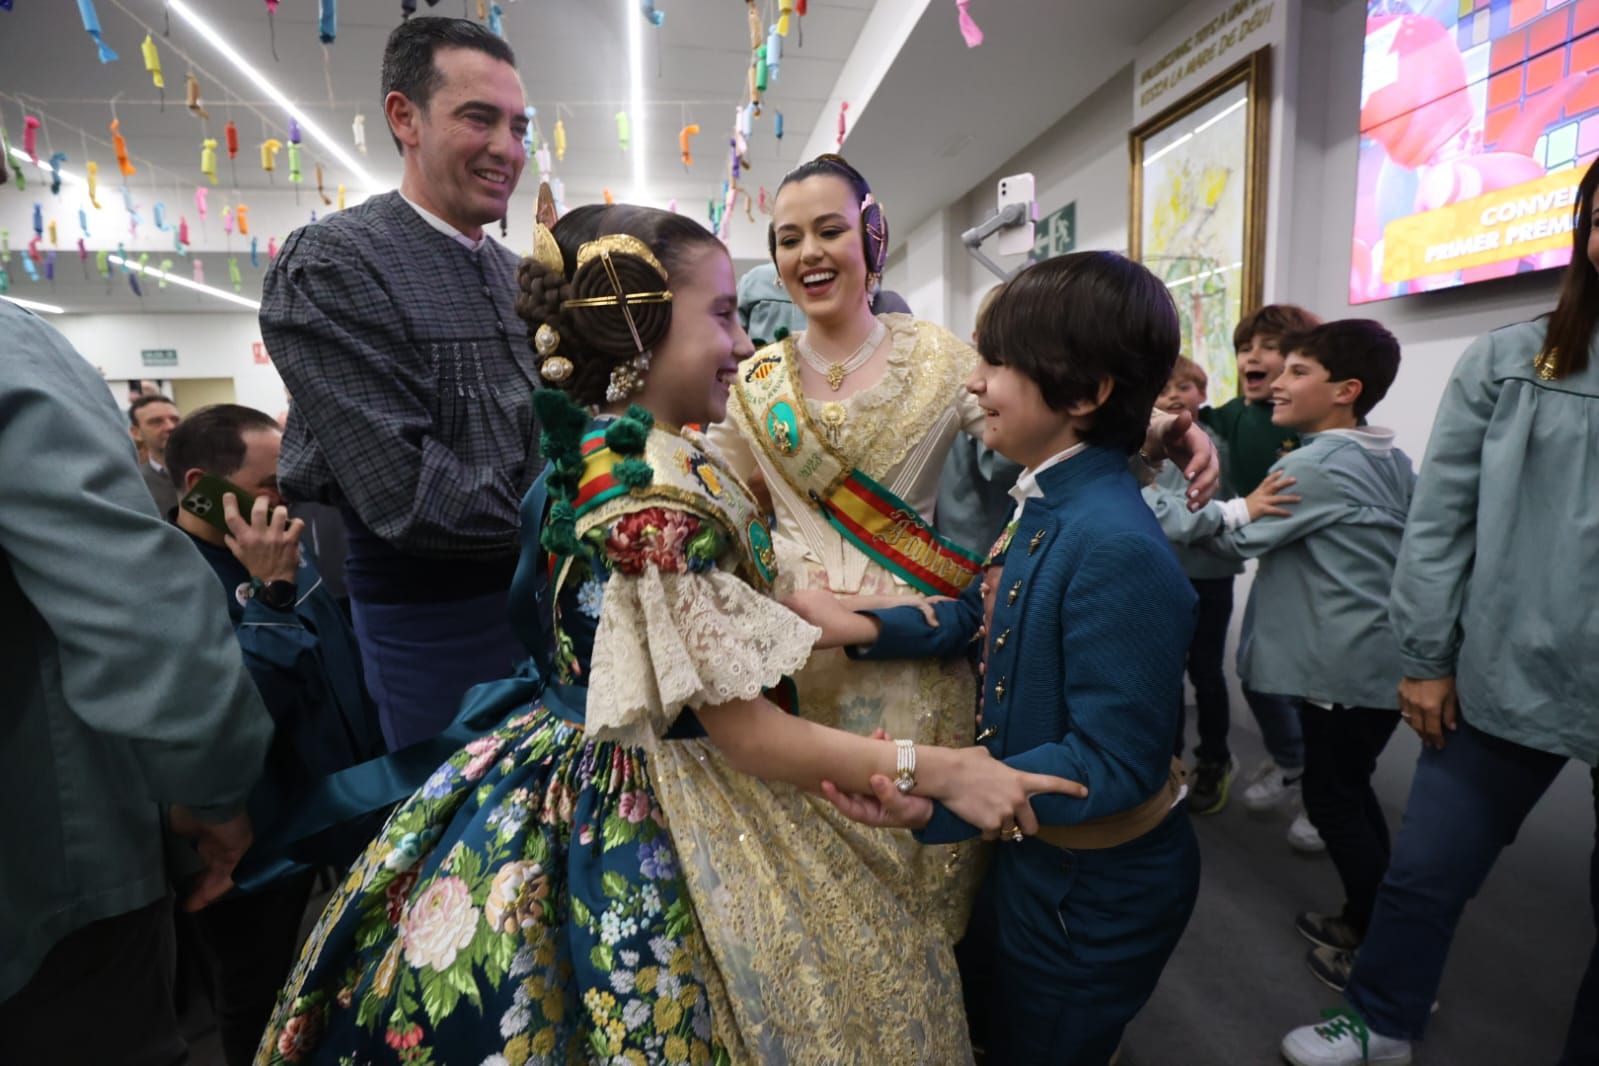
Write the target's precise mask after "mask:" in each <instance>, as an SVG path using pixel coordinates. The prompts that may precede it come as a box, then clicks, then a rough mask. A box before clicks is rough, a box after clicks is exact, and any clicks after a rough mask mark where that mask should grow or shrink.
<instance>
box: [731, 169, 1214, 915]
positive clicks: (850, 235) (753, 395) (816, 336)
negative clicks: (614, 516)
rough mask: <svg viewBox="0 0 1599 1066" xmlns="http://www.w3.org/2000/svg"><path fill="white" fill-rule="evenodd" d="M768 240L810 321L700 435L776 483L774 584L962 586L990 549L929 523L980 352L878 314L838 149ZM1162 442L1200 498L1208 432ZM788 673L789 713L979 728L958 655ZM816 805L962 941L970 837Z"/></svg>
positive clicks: (854, 200)
mask: <svg viewBox="0 0 1599 1066" xmlns="http://www.w3.org/2000/svg"><path fill="white" fill-rule="evenodd" d="M769 240H770V251H771V254H772V258H773V260H774V261H775V263H776V264H777V270H778V277H779V279H780V280H781V282H782V283H783V285H784V287H785V288H787V290H788V292H789V294H790V296H791V298H792V299H793V301H794V304H795V306H796V307H797V308H798V310H799V311H801V312H802V313H803V314H804V315H805V317H806V321H807V328H806V330H805V331H804V332H803V333H800V334H798V335H797V336H790V337H787V338H785V339H784V340H782V341H779V342H777V343H775V344H772V345H769V346H767V347H766V348H763V349H762V350H761V351H759V352H757V353H756V354H755V355H754V356H752V357H751V358H750V359H748V360H746V361H745V362H744V363H743V364H742V365H741V366H740V368H739V377H738V380H737V382H736V383H735V385H734V393H733V399H732V400H731V401H730V402H729V404H728V417H727V420H726V421H725V422H723V423H721V424H720V425H717V426H714V427H712V430H711V433H710V438H711V440H712V441H713V442H714V443H715V444H716V445H717V446H718V447H719V448H720V449H721V451H722V452H723V454H724V455H726V457H727V459H728V462H729V463H730V464H731V465H732V467H733V468H734V470H736V471H737V472H738V474H739V475H740V477H742V478H744V479H745V480H747V481H750V482H752V483H754V482H755V481H756V480H757V479H758V480H760V481H762V482H764V483H765V485H766V486H767V488H768V490H769V491H770V495H771V501H772V506H773V510H774V512H775V516H776V522H775V529H774V531H773V546H774V550H775V552H776V555H777V559H778V564H779V568H780V576H779V578H778V581H777V594H778V595H779V597H782V596H786V595H789V594H791V593H794V592H797V591H803V590H825V591H828V592H832V593H834V594H837V595H842V596H859V597H866V598H867V599H869V600H873V599H879V598H884V597H889V598H900V597H908V596H920V595H948V596H955V595H959V592H960V590H961V589H962V588H964V587H965V584H966V583H967V582H969V581H971V580H974V579H976V577H977V575H978V572H979V570H980V568H981V562H982V560H981V559H980V558H978V557H977V556H974V555H972V554H970V553H969V552H968V551H966V550H965V549H966V548H971V549H975V550H976V551H980V552H981V551H987V549H988V547H989V546H988V545H986V544H985V545H968V546H957V545H954V544H951V543H948V542H946V541H944V540H943V539H942V538H940V537H939V536H938V534H937V533H936V532H935V531H934V530H933V529H932V525H931V519H932V516H933V505H934V503H935V501H936V498H937V492H938V479H939V475H940V473H941V472H942V470H943V468H944V459H945V457H946V456H947V454H948V452H949V449H950V445H951V444H952V442H953V441H954V438H955V436H956V434H958V433H961V432H966V433H969V434H972V435H973V436H981V434H982V427H983V421H984V412H983V409H982V408H981V407H980V406H979V405H978V403H977V400H976V399H975V397H973V396H972V394H971V393H969V392H968V391H967V390H966V389H965V388H964V387H963V386H964V383H965V381H966V380H967V378H968V377H970V376H971V374H972V372H973V370H974V368H975V366H976V364H977V361H978V358H979V357H978V355H977V352H976V351H974V350H973V349H972V348H971V347H970V346H969V345H967V344H965V343H964V342H962V341H961V340H959V339H958V338H957V337H955V336H954V334H952V333H950V332H949V331H948V330H947V329H944V328H943V327H941V326H938V325H935V324H933V323H931V322H925V321H921V320H919V319H915V318H913V317H911V316H910V315H900V314H885V315H878V316H874V315H873V314H872V313H871V310H870V301H871V298H872V295H873V294H874V293H875V291H876V288H877V285H878V282H879V281H880V278H881V273H882V267H883V261H884V258H885V256H886V254H887V240H888V230H887V223H886V221H885V219H884V216H883V211H882V208H881V206H880V205H878V204H877V202H876V200H875V198H874V197H873V195H872V193H871V189H870V187H869V186H868V185H867V183H866V180H865V178H863V177H862V176H861V174H860V173H859V172H858V171H857V170H855V169H854V168H853V167H851V166H850V165H849V164H848V163H846V162H845V161H844V160H843V159H842V158H840V157H839V156H836V155H824V156H820V157H818V158H817V159H815V160H812V161H811V162H809V163H805V164H803V165H801V166H800V167H798V168H796V169H795V170H793V171H792V172H790V173H789V174H788V176H787V177H785V178H784V179H783V182H782V184H781V185H780V186H779V187H778V192H777V197H776V200H775V201H774V206H773V213H772V226H771V232H770V237H769ZM1168 441H1170V442H1171V443H1172V444H1173V445H1175V448H1174V451H1175V452H1178V453H1182V454H1184V455H1185V456H1186V457H1187V458H1189V459H1191V460H1192V461H1191V462H1189V464H1188V471H1189V473H1190V474H1191V475H1195V476H1194V478H1193V482H1194V490H1195V492H1196V493H1197V496H1198V498H1199V499H1200V500H1201V501H1202V500H1203V499H1205V498H1208V496H1209V493H1210V492H1211V491H1213V490H1214V484H1215V481H1216V475H1217V468H1216V463H1215V456H1214V450H1213V449H1212V448H1211V446H1210V444H1209V442H1208V441H1207V440H1205V439H1204V436H1203V433H1202V431H1199V430H1197V429H1191V428H1190V429H1188V430H1187V431H1186V432H1185V431H1184V429H1183V427H1182V426H1181V425H1177V424H1174V423H1173V421H1172V420H1171V418H1170V416H1164V417H1163V416H1161V415H1160V414H1159V413H1157V415H1156V417H1155V418H1154V420H1153V421H1152V423H1151V429H1150V449H1153V450H1151V451H1149V454H1152V455H1158V454H1160V453H1161V452H1162V451H1164V450H1165V445H1166V443H1167V442H1168ZM1146 450H1148V449H1146ZM794 682H795V685H796V687H797V689H798V693H799V713H800V714H802V715H803V716H804V717H806V718H808V719H810V720H811V721H814V722H818V723H821V724H823V725H828V726H832V727H835V728H838V729H845V730H849V731H851V732H855V733H861V734H870V733H872V732H873V731H874V730H876V729H882V730H885V731H886V732H887V733H888V735H889V736H891V737H895V738H901V737H903V738H910V739H913V740H915V741H916V742H917V743H918V744H935V745H956V746H959V745H964V744H969V743H971V742H972V739H973V735H974V731H975V727H976V722H975V715H974V706H975V699H976V683H975V677H974V671H973V670H972V669H971V668H970V666H969V665H968V664H967V663H965V662H962V661H958V660H957V661H945V662H935V661H903V662H860V661H854V660H851V659H849V658H848V657H847V656H846V654H845V653H844V652H843V651H842V650H831V651H817V652H816V653H815V654H813V655H812V656H811V658H810V660H809V661H808V662H807V663H806V665H805V666H804V667H803V668H802V669H801V670H800V671H799V672H798V673H797V674H795V675H794ZM812 805H813V806H814V807H815V808H816V809H817V810H819V811H820V812H821V816H822V817H827V818H831V819H834V820H835V825H836V826H837V827H838V829H839V831H840V832H842V833H846V834H851V835H852V836H853V838H854V839H853V847H854V850H855V852H856V854H857V855H859V856H860V857H862V858H863V859H864V860H865V861H866V862H867V863H868V864H870V865H871V866H872V868H873V869H874V871H876V872H877V873H878V875H879V876H880V877H882V878H883V880H884V881H885V882H886V883H889V884H893V885H895V886H897V890H898V891H899V892H900V893H901V894H902V895H903V897H904V899H905V901H906V904H907V906H908V907H910V908H912V910H913V913H921V914H923V915H925V916H926V917H927V918H929V919H930V920H932V921H933V922H935V923H937V925H938V926H939V927H941V928H942V929H943V930H944V932H945V934H946V935H947V936H948V937H949V939H950V941H951V942H953V941H955V940H957V939H959V938H960V936H961V934H962V932H963V931H964V928H965V922H966V917H967V914H968V912H969V910H970V904H971V900H972V895H973V893H974V891H975V888H976V883H977V879H978V875H979V872H980V871H979V869H978V858H979V856H978V852H977V850H976V849H978V848H980V847H981V846H982V845H981V844H980V843H975V842H974V843H969V844H964V845H960V846H957V847H940V848H924V847H922V846H920V845H918V844H917V843H916V842H915V840H914V839H913V838H912V837H911V835H910V834H909V833H907V832H899V831H895V832H885V831H881V830H871V829H863V828H861V827H859V826H854V825H852V824H851V823H848V822H846V821H845V820H844V819H843V818H842V817H841V816H839V815H838V814H837V812H836V811H834V810H833V809H832V808H831V806H829V805H828V804H827V803H825V802H824V801H822V800H820V799H814V800H813V801H812Z"/></svg>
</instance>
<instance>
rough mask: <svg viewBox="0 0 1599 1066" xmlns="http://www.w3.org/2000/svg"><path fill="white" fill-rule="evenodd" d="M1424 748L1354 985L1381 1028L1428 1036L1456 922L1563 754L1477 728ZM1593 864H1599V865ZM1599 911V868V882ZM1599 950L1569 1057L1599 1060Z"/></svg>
mask: <svg viewBox="0 0 1599 1066" xmlns="http://www.w3.org/2000/svg"><path fill="white" fill-rule="evenodd" d="M1446 737H1447V740H1446V742H1445V744H1444V747H1443V750H1442V751H1435V750H1433V749H1431V748H1424V749H1422V753H1421V758H1420V759H1418V760H1417V762H1416V776H1415V777H1414V779H1412V781H1411V785H1410V800H1409V802H1408V803H1407V805H1406V807H1405V817H1404V821H1403V823H1401V825H1400V828H1399V841H1398V843H1397V844H1396V846H1395V847H1394V853H1393V858H1392V859H1391V860H1390V862H1389V864H1388V873H1387V876H1385V877H1384V878H1383V882H1382V887H1381V888H1380V889H1379V890H1378V892H1377V905H1376V908H1375V909H1374V910H1373V912H1372V918H1371V927H1370V928H1369V929H1368V930H1367V931H1366V941H1365V943H1364V944H1362V945H1361V948H1360V953H1359V954H1358V955H1357V956H1356V958H1355V969H1354V973H1353V974H1352V975H1351V976H1350V979H1349V987H1348V988H1347V989H1346V990H1345V992H1344V995H1345V996H1346V997H1347V998H1348V1000H1349V1003H1350V1006H1352V1007H1354V1008H1355V1010H1357V1011H1359V1012H1360V1014H1361V1016H1362V1017H1363V1018H1365V1020H1366V1024H1367V1025H1368V1026H1370V1027H1371V1029H1372V1030H1373V1031H1374V1032H1378V1033H1381V1034H1382V1035H1384V1036H1388V1037H1396V1038H1399V1039H1403V1040H1415V1039H1419V1038H1420V1037H1421V1036H1423V1035H1424V1034H1425V1032H1426V1029H1427V1020H1428V1017H1429V1015H1430V1014H1431V1011H1432V1004H1433V1000H1434V999H1436V998H1437V995H1438V982H1439V981H1440V979H1441V978H1442V976H1443V970H1444V960H1445V958H1446V957H1447V956H1448V954H1449V944H1450V941H1451V940H1452V939H1453V938H1454V934H1455V926H1456V925H1458V924H1459V922H1460V916H1461V914H1462V912H1464V911H1465V909H1466V903H1467V902H1468V901H1469V900H1471V899H1472V897H1474V896H1476V894H1477V892H1478V891H1479V890H1480V889H1481V888H1482V884H1483V882H1484V881H1485V880H1486V879H1487V877H1488V871H1489V870H1491V869H1492V868H1493V864H1494V860H1496V859H1497V858H1498V857H1499V852H1500V851H1501V850H1503V849H1504V847H1505V846H1506V845H1508V844H1510V843H1511V842H1512V841H1514V840H1515V838H1516V832H1517V830H1519V829H1520V828H1521V823H1522V822H1523V821H1524V820H1525V819H1526V817H1527V814H1528V812H1529V811H1531V810H1532V808H1533V805H1534V804H1536V803H1537V802H1538V800H1539V798H1540V797H1541V796H1543V794H1544V792H1545V791H1546V790H1547V789H1548V788H1549V784H1550V782H1552V781H1553V780H1554V779H1555V775H1556V774H1558V773H1559V772H1560V768H1561V767H1562V766H1564V765H1565V762H1566V759H1565V756H1563V755H1553V754H1550V753H1549V752H1546V751H1538V750H1536V749H1533V748H1526V747H1522V746H1521V745H1520V744H1513V743H1511V742H1510V741H1508V740H1502V739H1500V738H1498V737H1494V736H1490V735H1489V734H1487V733H1483V732H1481V731H1479V730H1477V729H1474V728H1472V726H1471V725H1470V723H1469V722H1467V721H1465V719H1464V716H1462V719H1461V722H1460V728H1459V729H1457V730H1456V731H1455V732H1453V733H1448V734H1446ZM1591 872H1593V873H1595V874H1599V868H1594V869H1592V870H1591ZM1589 891H1590V894H1591V895H1592V899H1593V904H1594V907H1595V911H1596V914H1599V876H1596V877H1595V878H1594V879H1593V880H1592V881H1591V882H1590V888H1589ZM1596 1019H1599V950H1596V951H1595V952H1594V954H1592V955H1590V956H1589V958H1588V970H1587V974H1586V976H1585V977H1584V978H1583V980H1582V984H1581V986H1580V989H1579V991H1578V994H1577V1004H1576V1009H1575V1012H1574V1014H1573V1021H1572V1027H1571V1030H1570V1035H1569V1041H1570V1042H1569V1043H1568V1045H1567V1050H1566V1055H1565V1057H1564V1058H1563V1059H1562V1060H1561V1061H1562V1063H1563V1066H1592V1064H1594V1063H1595V1062H1599V1055H1595V1054H1594V1052H1595V1051H1596V1050H1599V1021H1596Z"/></svg>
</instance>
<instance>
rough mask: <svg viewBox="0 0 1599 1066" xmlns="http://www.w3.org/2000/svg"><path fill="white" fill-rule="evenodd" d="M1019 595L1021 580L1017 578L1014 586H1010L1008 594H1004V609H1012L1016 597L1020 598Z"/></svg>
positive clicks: (1020, 592)
mask: <svg viewBox="0 0 1599 1066" xmlns="http://www.w3.org/2000/svg"><path fill="white" fill-rule="evenodd" d="M1021 594H1022V581H1021V578H1017V579H1016V584H1014V585H1012V586H1011V587H1010V592H1008V593H1006V595H1005V606H1006V607H1014V606H1016V597H1017V596H1020V595H1021Z"/></svg>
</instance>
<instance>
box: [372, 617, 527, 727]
mask: <svg viewBox="0 0 1599 1066" xmlns="http://www.w3.org/2000/svg"><path fill="white" fill-rule="evenodd" d="M506 595H507V594H506V593H503V592H497V593H493V594H491V595H488V596H477V597H474V598H472V599H468V600H450V601H446V602H443V603H363V602H361V601H360V600H354V599H352V600H351V603H350V608H351V613H352V615H353V619H354V622H355V638H356V640H357V642H358V643H359V644H360V645H361V665H362V674H363V676H364V677H365V678H366V688H367V691H368V692H370V693H371V694H372V701H373V702H374V703H376V704H377V708H378V721H379V722H380V723H382V726H383V739H384V741H385V742H386V743H387V744H388V746H389V750H390V751H398V750H399V749H400V748H403V747H405V746H406V745H408V744H414V743H416V742H417V741H419V740H427V739H428V738H429V737H433V736H435V735H437V734H438V733H439V732H441V731H442V730H443V729H444V727H445V726H447V725H449V724H450V723H451V722H452V721H454V720H455V713H456V711H457V710H458V709H459V708H460V705H461V697H462V696H464V695H465V694H466V690H467V689H469V688H471V687H472V686H473V685H477V684H481V683H482V682H484V681H497V680H499V679H500V678H504V677H509V676H511V675H512V674H513V673H515V672H516V666H517V663H519V662H520V661H521V660H522V659H525V658H527V651H526V650H525V649H524V648H523V647H522V645H521V643H520V642H519V641H518V640H517V639H516V635H515V634H514V633H512V632H511V623H510V621H509V619H508V618H507V616H506V610H505V604H506Z"/></svg>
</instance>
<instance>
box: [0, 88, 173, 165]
mask: <svg viewBox="0 0 1599 1066" xmlns="http://www.w3.org/2000/svg"><path fill="white" fill-rule="evenodd" d="M0 99H5V100H10V101H12V102H13V103H15V104H16V105H17V106H18V107H19V108H21V109H22V112H23V114H27V113H28V112H30V111H31V112H32V113H33V114H35V115H37V116H39V117H40V118H42V119H44V120H45V127H44V129H43V131H42V132H44V133H46V134H47V135H48V132H49V129H50V127H51V126H55V127H57V128H59V129H64V130H66V131H67V132H69V133H76V134H77V135H78V136H79V137H81V138H83V139H84V140H85V141H90V142H93V143H94V144H95V145H96V146H98V147H100V148H103V149H104V150H105V151H106V152H113V151H115V147H116V146H115V145H113V144H112V143H111V142H110V141H107V140H103V139H101V138H100V137H97V136H96V135H94V134H93V133H90V132H89V131H88V130H85V129H83V128H81V127H79V126H74V125H73V124H72V123H70V122H64V121H62V120H61V119H59V118H56V117H55V116H54V115H52V114H50V112H48V111H46V110H45V109H44V108H42V107H40V106H39V101H38V100H35V99H34V98H32V97H22V96H16V95H14V94H11V93H0ZM52 102H53V101H52ZM95 102H96V103H101V104H103V103H105V101H103V100H100V101H95ZM11 154H12V156H13V157H15V158H20V159H22V160H24V161H27V162H29V163H32V160H29V159H28V157H27V155H26V154H25V153H19V152H18V151H17V146H16V145H12V146H11ZM129 158H130V159H132V160H133V161H134V162H136V163H138V164H139V165H140V166H142V167H146V168H148V169H149V170H150V171H151V173H152V176H153V175H154V173H155V172H157V171H159V172H160V173H161V174H166V175H170V179H171V180H172V181H173V183H174V184H177V185H182V184H183V183H184V182H186V181H187V180H188V179H187V178H185V177H184V176H183V175H182V174H179V173H178V172H177V171H175V170H168V169H167V168H166V167H163V166H160V165H159V164H157V163H155V162H154V161H153V160H151V159H150V157H149V156H143V155H130V156H129ZM44 159H45V156H44V155H43V154H41V155H40V161H39V162H37V163H32V165H33V166H36V167H38V168H39V170H40V171H42V172H43V173H44V174H46V175H48V174H49V173H50V166H49V164H48V163H46V162H44ZM61 176H62V178H63V179H65V180H69V181H71V182H73V183H74V184H84V182H83V181H82V179H81V178H78V177H75V176H74V177H73V178H70V179H69V178H67V172H66V171H62V172H61ZM107 181H108V183H112V182H114V179H111V178H108V179H107ZM117 184H121V185H126V184H127V179H126V178H124V179H122V181H121V182H120V183H117Z"/></svg>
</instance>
